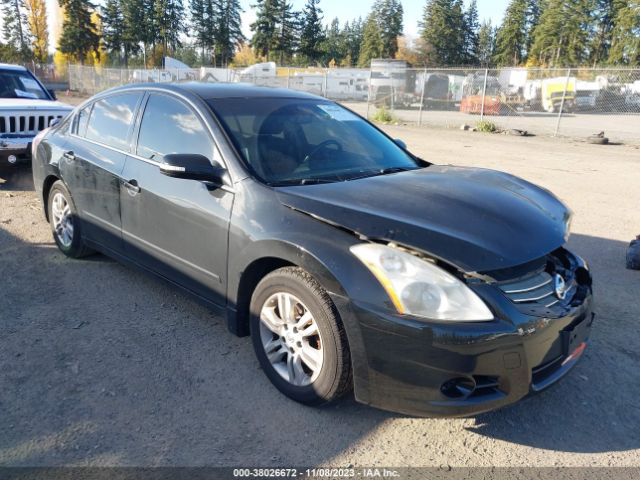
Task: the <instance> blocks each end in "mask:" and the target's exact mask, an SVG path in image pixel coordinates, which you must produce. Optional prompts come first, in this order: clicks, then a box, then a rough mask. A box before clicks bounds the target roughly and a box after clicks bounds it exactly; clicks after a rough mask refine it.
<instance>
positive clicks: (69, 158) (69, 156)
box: [62, 150, 76, 162]
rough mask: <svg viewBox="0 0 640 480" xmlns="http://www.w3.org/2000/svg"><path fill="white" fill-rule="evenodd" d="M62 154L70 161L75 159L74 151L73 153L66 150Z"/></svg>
mask: <svg viewBox="0 0 640 480" xmlns="http://www.w3.org/2000/svg"><path fill="white" fill-rule="evenodd" d="M62 156H63V157H64V158H66V159H67V160H69V161H70V162H73V161H74V160H75V159H76V155H75V153H73V151H72V150H69V151H68V152H64V153H63V154H62Z"/></svg>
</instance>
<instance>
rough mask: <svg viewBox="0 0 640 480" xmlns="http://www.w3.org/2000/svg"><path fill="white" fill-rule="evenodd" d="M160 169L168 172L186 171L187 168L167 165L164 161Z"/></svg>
mask: <svg viewBox="0 0 640 480" xmlns="http://www.w3.org/2000/svg"><path fill="white" fill-rule="evenodd" d="M160 170H166V171H168V172H184V171H185V168H184V167H178V166H176V165H167V164H166V163H163V164H162V165H160Z"/></svg>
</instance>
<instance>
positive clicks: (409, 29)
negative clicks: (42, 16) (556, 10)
mask: <svg viewBox="0 0 640 480" xmlns="http://www.w3.org/2000/svg"><path fill="white" fill-rule="evenodd" d="M183 1H188V0H183ZM468 2H469V0H465V4H468ZM477 2H478V14H479V17H480V21H482V20H484V19H488V20H491V23H492V24H493V25H498V24H500V22H501V21H502V16H503V14H504V10H505V8H506V6H507V4H508V2H509V0H477ZM95 3H97V4H99V5H100V4H102V3H103V1H101V0H98V1H96V2H95ZM253 3H254V0H240V4H241V5H242V8H243V9H244V13H243V14H242V28H243V31H244V33H245V35H246V36H247V37H250V36H251V30H250V29H249V25H250V24H251V23H252V22H253V20H254V19H255V11H254V9H253V8H251V5H252V4H253ZM292 3H293V8H294V9H295V10H301V9H302V8H303V6H304V4H305V3H306V0H292ZM425 3H426V0H402V6H403V8H404V31H405V34H407V35H410V36H413V37H415V36H417V35H418V20H419V19H420V18H421V16H422V11H423V8H424V5H425ZM372 4H373V0H321V1H320V8H321V9H322V10H323V13H324V21H325V23H329V22H330V21H331V20H332V19H333V18H335V17H338V18H339V19H340V24H343V23H344V22H345V21H347V20H353V19H355V18H358V17H359V16H362V17H363V18H364V17H366V16H367V14H368V13H369V10H370V9H371V5H372ZM56 5H57V0H47V11H48V13H49V32H50V33H49V35H50V42H53V37H54V35H53V34H52V32H54V31H56V27H55V22H56V19H55V11H56ZM0 20H1V19H0ZM1 23H2V22H1V21H0V24H1ZM54 47H55V45H51V46H50V49H51V50H53V48H54Z"/></svg>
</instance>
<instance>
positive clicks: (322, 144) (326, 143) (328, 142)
mask: <svg viewBox="0 0 640 480" xmlns="http://www.w3.org/2000/svg"><path fill="white" fill-rule="evenodd" d="M329 145H335V146H336V147H338V152H342V150H343V148H342V145H340V143H338V142H337V141H336V140H333V139H329V140H325V141H324V142H320V143H319V144H318V145H316V147H315V148H314V149H313V150H311V152H309V154H308V155H307V156H306V157H304V162H308V161H310V160H311V159H312V158H313V157H314V156H315V155H317V154H318V152H320V151H321V150H324V149H326V148H327V147H328V146H329Z"/></svg>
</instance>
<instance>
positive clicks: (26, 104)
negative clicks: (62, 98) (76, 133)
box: [0, 98, 73, 111]
mask: <svg viewBox="0 0 640 480" xmlns="http://www.w3.org/2000/svg"><path fill="white" fill-rule="evenodd" d="M0 110H63V111H71V110H73V107H72V106H70V105H67V104H65V103H62V102H58V101H53V100H36V99H31V98H0Z"/></svg>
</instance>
